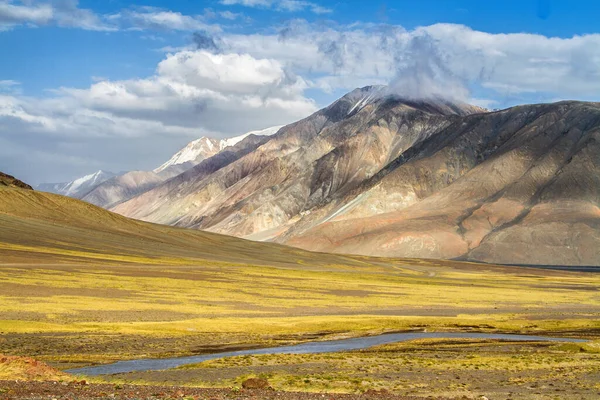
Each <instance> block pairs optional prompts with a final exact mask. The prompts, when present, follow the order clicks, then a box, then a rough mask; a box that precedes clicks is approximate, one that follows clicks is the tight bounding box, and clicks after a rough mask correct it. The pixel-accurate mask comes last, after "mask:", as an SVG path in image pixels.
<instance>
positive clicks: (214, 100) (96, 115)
mask: <svg viewBox="0 0 600 400" xmlns="http://www.w3.org/2000/svg"><path fill="white" fill-rule="evenodd" d="M6 86H12V83H11V82H8V83H6ZM306 88H307V84H306V82H305V81H304V80H303V79H302V78H301V77H298V76H295V75H294V74H292V73H290V72H289V71H287V70H286V69H285V68H284V66H283V65H282V64H281V63H280V62H278V61H276V60H271V59H264V58H263V59H261V58H254V57H252V56H250V55H247V54H233V53H223V54H212V53H209V52H206V51H201V50H197V51H191V50H185V51H181V52H179V53H175V54H169V55H168V56H166V58H165V59H164V60H163V61H161V62H160V63H159V64H158V66H157V68H156V73H155V75H153V76H151V77H148V78H144V79H131V80H121V81H111V80H105V79H102V80H100V81H98V82H95V83H94V84H92V85H91V86H90V87H89V88H87V89H76V88H60V89H57V90H55V91H54V96H52V97H46V98H32V97H24V96H17V95H10V94H8V95H1V94H0V136H2V137H4V138H5V140H11V141H12V142H14V143H13V146H16V145H17V144H20V145H21V146H23V145H24V143H25V142H27V143H35V146H36V147H38V146H40V147H43V143H49V144H48V146H50V145H51V144H52V143H54V142H55V141H63V142H65V143H67V144H68V143H71V144H76V143H78V144H79V145H80V147H81V149H80V150H78V151H81V152H82V153H86V154H90V157H91V160H95V161H94V162H96V164H102V161H103V160H104V161H105V160H108V159H111V157H112V154H110V153H111V152H114V151H115V150H114V149H112V148H111V145H112V146H113V147H118V146H121V143H130V144H131V143H139V142H140V141H143V143H142V144H141V148H138V149H132V154H130V157H131V160H124V161H123V164H122V165H119V166H114V165H113V166H110V165H105V166H104V167H103V168H107V169H117V170H120V169H126V168H132V167H133V168H151V167H153V166H154V164H156V163H157V162H159V161H161V160H162V158H165V157H168V156H169V155H170V154H169V153H170V152H174V151H175V148H173V147H172V146H173V144H175V143H177V144H176V145H175V147H178V146H181V145H183V144H185V143H187V142H188V141H189V140H191V139H195V138H198V137H200V136H205V135H206V136H212V137H217V138H219V137H228V136H232V135H235V134H240V133H244V132H247V131H250V130H255V129H260V128H265V127H269V126H274V125H281V124H286V123H291V122H294V121H296V120H298V119H300V118H303V117H305V116H307V115H309V114H310V113H312V112H314V111H316V109H317V107H316V105H315V103H314V102H313V101H311V100H309V99H307V98H306V97H304V94H303V92H304V90H305V89H306ZM50 138H52V140H50ZM169 140H170V143H171V145H170V146H165V142H166V141H169ZM99 143H100V144H99ZM92 145H93V146H94V148H95V150H97V151H93V150H92V149H90V147H89V146H92ZM52 146H54V145H52ZM55 151H58V152H60V151H63V152H64V154H65V156H66V155H68V154H72V153H69V152H71V151H73V148H72V147H68V148H63V149H55ZM136 151H137V153H136ZM147 152H152V153H160V154H162V156H159V157H156V156H155V157H154V158H153V159H148V158H147V157H145V153H147ZM114 162H117V161H114ZM78 171H79V172H81V173H86V172H89V171H87V170H78ZM65 178H67V177H65ZM56 179H60V178H59V177H57V178H56Z"/></svg>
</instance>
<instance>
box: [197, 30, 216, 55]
mask: <svg viewBox="0 0 600 400" xmlns="http://www.w3.org/2000/svg"><path fill="white" fill-rule="evenodd" d="M192 42H194V44H195V45H196V49H197V50H208V51H213V52H218V51H219V50H220V47H219V46H218V45H217V39H216V38H215V37H214V36H213V35H211V34H209V33H208V32H206V31H198V32H194V33H193V35H192Z"/></svg>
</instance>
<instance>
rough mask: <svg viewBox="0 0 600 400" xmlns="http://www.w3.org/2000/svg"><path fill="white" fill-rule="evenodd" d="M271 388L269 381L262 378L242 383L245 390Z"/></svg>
mask: <svg viewBox="0 0 600 400" xmlns="http://www.w3.org/2000/svg"><path fill="white" fill-rule="evenodd" d="M269 386H270V385H269V381H267V380H266V379H261V378H250V379H246V380H245V381H244V382H242V387H243V388H244V389H267V388H268V387H269Z"/></svg>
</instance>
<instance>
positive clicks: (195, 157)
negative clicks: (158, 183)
mask: <svg viewBox="0 0 600 400" xmlns="http://www.w3.org/2000/svg"><path fill="white" fill-rule="evenodd" d="M279 129H281V126H274V127H271V128H267V129H262V130H258V131H250V132H247V133H244V134H243V135H240V136H235V137H232V138H228V139H221V140H219V139H213V138H209V137H201V138H200V139H196V140H194V141H192V142H190V143H188V144H187V145H186V146H185V147H184V148H183V149H181V150H179V151H178V152H177V153H175V155H174V156H173V157H171V158H170V159H169V161H167V162H166V163H164V164H163V165H161V166H160V167H158V168H156V169H155V170H154V172H156V173H160V172H162V171H164V170H165V169H167V168H168V167H170V166H173V165H180V164H185V163H188V162H190V163H193V164H198V163H200V162H202V161H203V160H205V159H207V158H209V157H212V156H214V155H215V154H217V153H218V152H220V151H221V150H223V149H225V148H227V147H229V146H234V145H235V144H237V143H239V142H241V141H242V140H244V139H245V138H246V137H248V136H250V135H256V136H271V135H273V134H275V133H277V131H278V130H279Z"/></svg>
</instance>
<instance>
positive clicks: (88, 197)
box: [37, 126, 281, 208]
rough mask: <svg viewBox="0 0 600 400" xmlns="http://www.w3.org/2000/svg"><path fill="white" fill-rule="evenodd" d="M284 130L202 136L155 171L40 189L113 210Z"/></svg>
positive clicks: (98, 176) (99, 174)
mask: <svg viewBox="0 0 600 400" xmlns="http://www.w3.org/2000/svg"><path fill="white" fill-rule="evenodd" d="M280 128H281V127H280V126H275V127H271V128H267V129H263V130H258V131H250V132H247V133H245V134H243V135H239V136H235V137H232V138H228V139H221V140H218V139H213V138H208V137H202V138H200V139H197V140H194V141H192V142H190V143H188V144H187V145H186V146H185V147H184V148H183V149H181V150H179V151H178V152H177V153H176V154H175V155H173V157H171V158H170V159H169V160H168V161H167V162H165V163H164V164H162V165H161V166H160V167H158V168H156V169H154V170H153V171H130V172H126V173H124V174H122V175H116V174H112V173H107V172H104V171H98V172H96V173H95V174H92V175H87V176H84V177H82V178H79V179H77V180H75V181H73V182H67V183H44V184H41V185H38V187H37V189H39V190H41V191H45V192H50V193H56V194H62V195H65V196H70V197H74V198H78V199H81V200H84V201H87V202H89V203H92V204H95V205H97V206H100V207H104V208H110V207H113V206H115V205H117V204H119V203H121V202H124V201H126V200H129V199H131V198H132V197H135V196H137V195H139V194H142V193H144V192H146V191H148V190H150V189H153V188H154V187H156V186H158V185H159V184H161V183H163V182H165V181H167V180H169V179H171V178H173V177H175V176H177V175H179V174H181V173H183V172H184V171H186V170H188V169H189V168H192V167H194V166H195V165H197V164H199V163H201V162H202V161H204V160H207V159H210V158H211V157H213V156H215V155H216V154H219V153H221V152H222V151H223V150H225V149H227V148H229V147H234V146H237V145H238V144H239V143H248V144H249V145H250V146H251V145H252V144H253V143H254V141H253V140H250V141H247V140H245V139H247V138H248V137H251V136H260V137H266V136H270V135H273V134H274V133H276V132H277V131H278V130H279V129H280ZM242 146H244V144H242ZM238 147H239V146H238ZM234 152H235V151H234Z"/></svg>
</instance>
